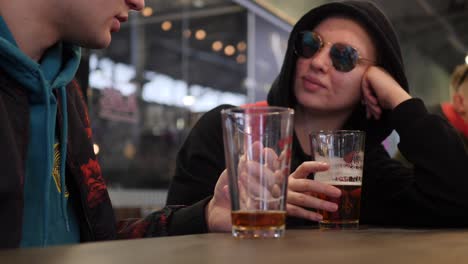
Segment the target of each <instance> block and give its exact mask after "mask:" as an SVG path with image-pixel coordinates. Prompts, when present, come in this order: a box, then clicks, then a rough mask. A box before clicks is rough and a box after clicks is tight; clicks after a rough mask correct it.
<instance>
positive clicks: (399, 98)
mask: <svg viewBox="0 0 468 264" xmlns="http://www.w3.org/2000/svg"><path fill="white" fill-rule="evenodd" d="M411 98H412V97H411V95H409V94H408V93H407V92H406V91H404V90H401V93H398V95H397V96H395V97H394V98H393V99H392V101H391V102H390V107H391V109H392V110H393V109H395V107H397V106H399V105H400V104H401V103H403V102H404V101H406V100H409V99H411Z"/></svg>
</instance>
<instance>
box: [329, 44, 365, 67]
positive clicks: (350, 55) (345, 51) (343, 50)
mask: <svg viewBox="0 0 468 264" xmlns="http://www.w3.org/2000/svg"><path fill="white" fill-rule="evenodd" d="M330 57H331V59H332V62H333V67H335V69H336V70H337V71H341V72H349V71H351V70H352V69H354V67H356V64H357V62H358V59H359V55H358V53H357V51H356V50H355V49H354V48H353V47H351V46H349V45H344V44H339V43H336V44H334V45H333V46H332V47H331V49H330Z"/></svg>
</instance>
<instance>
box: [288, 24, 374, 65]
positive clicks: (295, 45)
mask: <svg viewBox="0 0 468 264" xmlns="http://www.w3.org/2000/svg"><path fill="white" fill-rule="evenodd" d="M306 33H311V34H312V35H313V36H314V37H316V38H317V39H318V40H319V48H318V49H317V51H316V52H315V53H314V54H313V55H312V56H310V57H307V56H304V55H301V54H300V52H299V51H298V50H297V47H298V46H297V45H298V41H301V43H300V45H303V37H302V36H303V35H304V34H306ZM327 44H330V45H331V48H330V52H329V54H328V55H329V56H330V59H331V60H332V64H333V68H335V70H337V71H339V72H350V71H352V70H354V68H356V66H357V65H358V64H359V63H360V62H363V61H364V62H368V63H369V64H371V65H376V62H375V61H373V60H371V59H366V58H363V57H361V55H360V54H359V51H358V50H357V49H356V48H354V47H353V46H351V45H349V44H344V43H338V42H337V43H331V42H328V41H324V40H323V38H322V36H320V34H318V33H317V32H315V31H309V30H305V31H301V32H299V33H298V34H296V39H295V40H294V53H295V54H296V55H297V56H298V57H301V58H306V59H310V58H313V57H314V56H315V55H317V53H319V52H320V51H321V50H322V49H323V47H325V45H327ZM335 45H342V46H343V47H347V48H351V49H352V50H353V52H355V53H356V54H357V60H356V62H355V63H354V64H353V65H352V68H351V69H349V70H343V68H342V67H339V66H338V65H336V64H337V63H335V59H334V58H333V55H332V49H333V47H336V46H335Z"/></svg>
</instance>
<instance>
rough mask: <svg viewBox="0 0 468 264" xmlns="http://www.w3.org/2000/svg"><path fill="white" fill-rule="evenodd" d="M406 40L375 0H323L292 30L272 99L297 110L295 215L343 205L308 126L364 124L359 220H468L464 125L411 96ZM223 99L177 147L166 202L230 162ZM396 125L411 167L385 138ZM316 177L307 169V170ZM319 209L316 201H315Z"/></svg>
mask: <svg viewBox="0 0 468 264" xmlns="http://www.w3.org/2000/svg"><path fill="white" fill-rule="evenodd" d="M408 91H409V87H408V82H407V78H406V75H405V71H404V66H403V60H402V56H401V51H400V45H399V43H398V40H397V36H396V33H395V31H394V30H393V28H392V26H391V24H390V22H389V20H388V19H387V18H386V16H385V15H384V14H383V13H382V12H381V11H380V10H379V9H378V8H377V7H376V6H375V5H374V4H372V3H371V2H365V1H342V2H333V3H328V4H324V5H322V6H319V7H317V8H314V9H312V10H310V11H309V12H308V13H306V14H305V15H304V16H303V17H302V18H301V19H300V20H299V21H298V22H297V23H296V24H295V26H294V28H293V30H292V32H291V33H290V37H289V42H288V48H287V51H286V55H285V59H284V62H283V65H282V68H281V72H280V74H279V76H278V77H277V78H276V81H275V82H274V83H273V85H272V87H271V89H270V91H269V94H268V98H267V101H266V102H263V103H258V104H257V105H271V106H283V107H290V108H293V109H294V110H295V117H294V119H295V120H294V136H293V143H292V144H293V146H292V164H291V172H292V173H291V175H290V176H289V183H288V193H287V202H288V205H287V213H288V216H291V217H293V218H290V219H288V225H289V226H291V225H297V226H300V225H307V224H315V223H316V222H317V221H320V220H321V219H322V215H320V214H318V213H317V212H316V211H315V210H316V209H321V210H326V211H329V212H334V211H336V210H337V209H338V205H337V204H335V203H332V202H328V201H325V200H322V199H319V198H318V195H311V194H321V195H324V196H328V197H339V196H340V195H341V191H340V190H339V189H337V188H336V187H334V186H332V185H328V184H323V183H320V182H317V181H314V180H313V174H314V172H317V171H324V170H327V169H328V166H327V165H326V164H322V163H319V162H314V161H310V160H311V149H310V143H309V138H308V135H309V133H310V132H312V131H318V130H337V129H350V130H363V131H365V132H366V149H365V161H364V169H363V178H362V179H363V182H362V200H361V217H360V218H361V221H360V222H361V223H363V224H375V225H381V226H384V225H387V226H416V227H423V226H424V227H453V226H468V199H467V197H466V190H467V189H468V177H466V176H467V172H468V157H467V153H466V152H465V151H464V148H463V146H462V143H461V141H460V138H459V136H458V135H457V133H456V132H455V131H454V130H453V129H452V128H451V127H450V125H449V124H448V123H447V122H445V121H444V120H442V119H441V118H440V117H438V116H436V115H433V114H430V113H428V111H427V109H426V107H425V105H424V103H423V101H422V100H420V99H417V98H412V97H411V96H410V95H409V93H408ZM230 107H233V106H231V105H222V106H219V107H217V108H215V109H213V110H211V111H209V112H208V113H206V114H205V115H204V116H202V117H201V119H200V120H199V121H198V122H197V124H196V125H195V126H194V128H193V129H192V131H191V132H190V134H189V136H188V138H187V139H186V141H185V143H184V144H183V146H182V148H181V149H180V151H179V153H178V156H177V163H176V173H175V175H174V178H173V180H172V183H171V186H170V189H169V193H168V199H167V204H192V203H194V202H196V201H198V200H200V199H203V198H204V197H209V196H211V195H213V189H214V188H215V186H216V188H218V186H219V184H216V182H217V180H218V177H219V175H221V173H224V172H225V168H226V165H225V158H224V150H223V133H222V125H221V115H220V111H221V110H222V109H225V108H230ZM394 129H395V130H396V131H397V132H398V134H399V135H400V139H401V141H400V144H399V147H400V149H401V151H402V153H403V154H404V155H405V156H406V157H408V159H409V160H410V161H411V162H412V163H413V164H415V167H414V169H409V168H406V167H405V166H403V165H402V164H401V163H400V162H398V161H396V160H394V159H392V158H391V157H390V156H389V154H388V153H387V151H386V150H385V149H384V147H383V145H382V144H381V143H382V141H383V140H384V139H385V138H386V137H387V136H388V135H389V134H390V132H391V131H392V130H394ZM309 177H310V178H312V179H310V178H309ZM310 209H312V210H310Z"/></svg>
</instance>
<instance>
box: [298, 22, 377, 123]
mask: <svg viewBox="0 0 468 264" xmlns="http://www.w3.org/2000/svg"><path fill="white" fill-rule="evenodd" d="M313 31H314V32H316V33H318V34H319V35H320V36H321V37H322V40H323V41H324V42H325V43H326V44H325V45H324V46H323V48H322V49H320V50H319V51H318V52H317V53H316V54H315V55H314V56H312V57H311V58H303V57H299V58H298V59H297V62H296V73H295V78H294V93H295V95H296V98H297V101H298V103H299V105H300V106H301V107H303V108H305V110H307V111H313V112H318V113H321V112H323V113H327V114H328V113H334V112H340V113H341V112H351V111H352V110H353V109H354V107H355V105H356V104H357V103H358V102H359V101H360V98H361V80H362V77H363V75H364V73H365V71H366V70H367V68H368V66H369V65H370V63H368V62H365V61H362V62H359V63H358V64H357V65H356V67H355V68H354V69H352V70H351V71H349V72H340V71H338V70H336V69H335V68H334V66H333V63H332V60H331V58H330V55H329V54H330V48H331V45H332V44H334V43H341V44H347V45H350V46H352V47H354V49H356V50H357V51H358V53H359V55H360V57H362V58H366V59H369V60H372V61H376V51H375V47H374V44H373V41H372V39H371V37H370V36H369V34H368V33H367V32H366V31H365V30H364V28H362V27H361V25H360V24H358V23H356V22H354V21H353V20H351V19H348V18H341V17H331V18H327V19H325V20H324V21H322V22H321V23H320V24H319V25H318V26H317V27H315V28H314V29H313Z"/></svg>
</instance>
